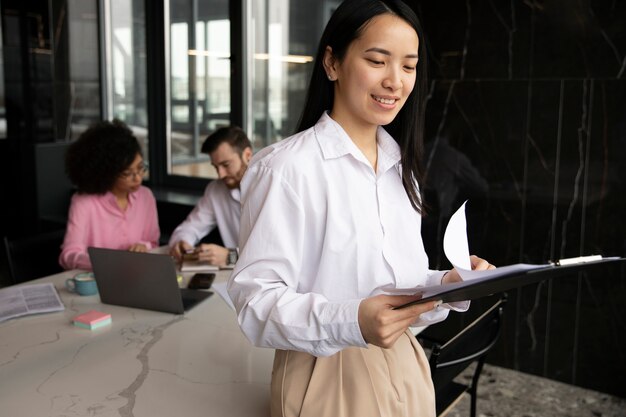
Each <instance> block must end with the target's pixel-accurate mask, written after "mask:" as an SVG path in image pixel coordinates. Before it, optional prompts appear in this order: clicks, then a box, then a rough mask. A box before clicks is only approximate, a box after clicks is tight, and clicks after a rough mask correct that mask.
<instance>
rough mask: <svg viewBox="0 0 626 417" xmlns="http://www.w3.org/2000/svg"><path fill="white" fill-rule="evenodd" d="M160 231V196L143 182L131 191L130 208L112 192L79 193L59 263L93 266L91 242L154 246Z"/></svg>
mask: <svg viewBox="0 0 626 417" xmlns="http://www.w3.org/2000/svg"><path fill="white" fill-rule="evenodd" d="M159 235H160V231H159V221H158V215H157V209H156V200H155V198H154V195H153V194H152V191H150V189H148V188H146V187H144V186H142V187H140V188H139V189H138V190H137V191H136V192H134V193H130V194H129V196H128V206H127V207H126V211H122V210H121V209H120V208H119V207H118V205H117V202H116V200H115V196H114V195H113V194H112V193H110V192H108V193H106V194H104V195H97V194H78V193H77V194H74V196H73V197H72V203H71V205H70V211H69V219H68V222H67V230H66V231H65V240H64V241H63V246H62V250H61V256H59V263H60V264H61V266H62V267H63V268H65V269H87V270H91V261H90V260H89V254H88V253H87V248H88V247H89V246H95V247H100V248H109V249H128V248H130V246H131V245H134V244H137V243H142V244H144V245H146V247H147V248H148V249H152V248H154V247H156V246H157V245H158V241H159Z"/></svg>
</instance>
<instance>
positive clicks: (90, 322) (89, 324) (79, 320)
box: [72, 310, 111, 330]
mask: <svg viewBox="0 0 626 417" xmlns="http://www.w3.org/2000/svg"><path fill="white" fill-rule="evenodd" d="M72 322H73V323H74V326H78V327H82V328H83V329H89V330H93V329H97V328H99V327H102V326H106V325H109V324H111V315H110V314H107V313H102V312H100V311H96V310H91V311H88V312H86V313H83V314H79V315H78V316H76V317H74V318H73V319H72Z"/></svg>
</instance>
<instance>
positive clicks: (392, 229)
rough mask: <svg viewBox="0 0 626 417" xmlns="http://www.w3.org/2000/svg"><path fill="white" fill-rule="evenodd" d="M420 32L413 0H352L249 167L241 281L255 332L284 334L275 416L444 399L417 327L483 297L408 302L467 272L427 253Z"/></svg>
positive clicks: (254, 335)
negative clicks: (283, 130)
mask: <svg viewBox="0 0 626 417" xmlns="http://www.w3.org/2000/svg"><path fill="white" fill-rule="evenodd" d="M421 33H422V32H421V28H420V25H419V22H418V20H417V17H416V16H415V14H414V13H413V11H412V10H411V9H410V8H409V7H407V6H406V5H405V4H404V3H402V2H401V1H399V0H382V1H381V0H347V1H345V2H344V3H342V4H341V5H340V6H339V7H338V8H337V10H336V11H335V13H334V14H333V16H332V17H331V19H330V21H329V22H328V25H327V27H326V29H325V31H324V34H323V35H322V39H321V41H320V46H319V49H318V52H317V56H316V61H315V67H314V69H313V74H312V80H311V84H310V86H309V92H308V96H307V101H306V104H305V109H304V112H303V116H302V119H301V122H300V125H299V128H298V132H299V133H297V134H295V135H294V136H292V137H291V138H288V139H285V140H283V141H281V142H279V143H277V144H275V145H271V146H269V147H267V148H265V149H263V150H261V151H260V152H259V153H257V155H256V156H255V157H254V158H253V160H252V162H251V164H250V165H249V167H248V171H247V172H246V174H245V176H244V179H243V182H242V217H241V226H240V227H241V231H240V258H239V261H238V263H237V265H236V267H235V270H234V271H233V274H232V278H231V280H230V282H229V294H230V296H231V298H232V300H233V302H234V303H235V306H236V307H237V312H238V320H239V323H240V325H241V328H242V330H243V332H244V333H245V334H246V336H247V337H248V338H249V339H250V340H251V342H252V343H254V344H255V345H257V346H263V347H272V348H275V349H277V351H276V356H275V361H274V370H273V373H272V388H271V390H272V399H271V413H272V416H333V417H340V416H370V415H371V416H432V415H434V413H435V402H434V392H433V387H432V382H431V380H430V373H429V370H428V363H427V359H426V357H425V355H424V352H423V350H422V348H421V347H420V346H419V344H418V343H417V342H416V341H415V338H414V337H413V336H412V334H411V333H410V332H409V331H408V330H407V329H408V326H410V325H424V324H428V323H434V322H437V321H441V320H443V319H445V318H446V316H447V313H448V311H449V308H453V307H456V308H459V309H466V308H467V305H468V304H467V303H460V305H457V306H447V305H439V304H440V303H437V302H428V303H422V304H417V305H414V306H411V307H407V308H403V309H399V310H393V307H394V306H399V305H402V304H404V303H407V302H409V301H413V300H415V299H416V297H415V296H411V295H406V294H412V293H414V292H415V288H416V287H418V286H425V285H433V284H439V283H441V282H442V281H443V282H453V281H459V280H460V277H459V275H458V274H457V273H456V271H454V270H452V271H450V272H448V273H445V272H443V271H441V272H439V271H431V270H429V269H428V259H427V256H426V253H425V251H424V247H423V244H422V240H421V234H420V232H421V230H420V229H421V212H422V205H421V200H420V197H419V189H418V187H417V184H418V183H419V180H420V179H421V170H420V155H421V149H422V125H423V120H424V98H425V95H426V74H425V70H426V51H425V49H424V45H423V44H420V41H421V40H422V39H423V36H422V35H421ZM381 126H385V128H383V127H381ZM472 263H473V267H474V268H476V269H485V268H489V267H491V266H490V265H489V264H488V263H487V262H486V261H484V260H482V259H480V258H477V257H473V258H472Z"/></svg>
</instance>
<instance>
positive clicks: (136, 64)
mask: <svg viewBox="0 0 626 417" xmlns="http://www.w3.org/2000/svg"><path fill="white" fill-rule="evenodd" d="M102 4H103V8H104V16H105V19H104V27H105V34H104V37H105V57H106V58H105V73H106V83H105V86H106V97H107V100H106V111H105V118H106V119H113V118H117V119H120V120H122V121H123V122H125V123H126V124H127V125H128V126H129V127H130V128H131V129H132V130H133V132H134V134H135V136H137V138H138V139H139V141H140V143H141V146H142V149H143V152H144V158H145V159H146V160H148V157H149V155H148V139H149V135H148V104H147V77H146V23H145V5H144V1H143V0H109V1H103V2H102Z"/></svg>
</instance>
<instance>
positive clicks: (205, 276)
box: [187, 272, 215, 290]
mask: <svg viewBox="0 0 626 417" xmlns="http://www.w3.org/2000/svg"><path fill="white" fill-rule="evenodd" d="M214 279H215V274H212V273H204V272H203V273H197V274H194V276H192V277H191V279H190V280H189V284H188V285H187V288H189V289H191V290H207V289H209V288H211V284H213V280H214Z"/></svg>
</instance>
